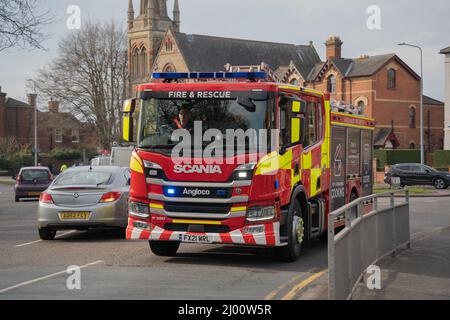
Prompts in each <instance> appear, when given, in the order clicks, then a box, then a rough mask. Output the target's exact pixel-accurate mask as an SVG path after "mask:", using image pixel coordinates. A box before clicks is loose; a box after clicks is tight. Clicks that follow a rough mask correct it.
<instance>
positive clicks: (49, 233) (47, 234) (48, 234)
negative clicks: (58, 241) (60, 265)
mask: <svg viewBox="0 0 450 320" xmlns="http://www.w3.org/2000/svg"><path fill="white" fill-rule="evenodd" d="M55 236H56V230H51V229H49V228H39V237H40V238H41V240H44V241H50V240H54V239H55Z"/></svg>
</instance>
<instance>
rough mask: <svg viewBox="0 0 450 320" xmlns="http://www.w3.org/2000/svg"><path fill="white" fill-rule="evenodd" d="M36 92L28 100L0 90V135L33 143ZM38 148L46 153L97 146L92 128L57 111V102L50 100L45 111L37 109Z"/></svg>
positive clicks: (24, 142)
mask: <svg viewBox="0 0 450 320" xmlns="http://www.w3.org/2000/svg"><path fill="white" fill-rule="evenodd" d="M36 99H37V96H36V95H35V94H29V95H28V103H25V102H22V101H19V100H16V99H13V98H10V97H7V94H6V93H4V92H1V90H0V138H7V137H14V138H15V139H16V140H17V142H18V143H19V144H21V145H28V146H30V147H32V146H34V110H35V108H36ZM37 117H38V118H37V123H38V126H37V127H38V148H39V149H40V150H41V153H48V152H50V151H51V150H53V149H55V148H70V149H97V147H98V141H97V137H96V135H95V133H94V131H93V130H92V129H91V128H89V127H88V126H87V125H86V124H84V123H82V122H80V121H79V120H78V119H77V118H75V117H74V116H73V115H72V114H71V113H68V112H60V110H59V103H58V102H57V101H49V103H48V112H44V111H40V110H38V113H37Z"/></svg>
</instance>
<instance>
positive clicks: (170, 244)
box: [149, 241, 180, 257]
mask: <svg viewBox="0 0 450 320" xmlns="http://www.w3.org/2000/svg"><path fill="white" fill-rule="evenodd" d="M149 244H150V249H151V250H152V252H153V253H154V254H155V255H157V256H160V257H173V256H175V255H176V254H177V251H178V249H179V248H180V243H179V242H174V241H149Z"/></svg>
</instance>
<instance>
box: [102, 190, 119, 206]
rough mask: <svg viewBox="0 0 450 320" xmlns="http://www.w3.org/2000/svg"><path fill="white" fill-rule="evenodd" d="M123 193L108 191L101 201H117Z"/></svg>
mask: <svg viewBox="0 0 450 320" xmlns="http://www.w3.org/2000/svg"><path fill="white" fill-rule="evenodd" d="M121 195H122V194H121V193H120V192H108V193H105V194H104V195H103V196H102V198H101V199H100V202H102V203H108V202H114V201H117V200H118V199H119V198H120V196H121Z"/></svg>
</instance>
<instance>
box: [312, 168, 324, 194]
mask: <svg viewBox="0 0 450 320" xmlns="http://www.w3.org/2000/svg"><path fill="white" fill-rule="evenodd" d="M321 176H322V169H321V168H318V169H311V180H310V181H311V188H310V193H311V194H310V196H311V197H314V196H315V195H316V194H317V193H319V192H320V186H317V182H318V180H319V178H320V177H321Z"/></svg>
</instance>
